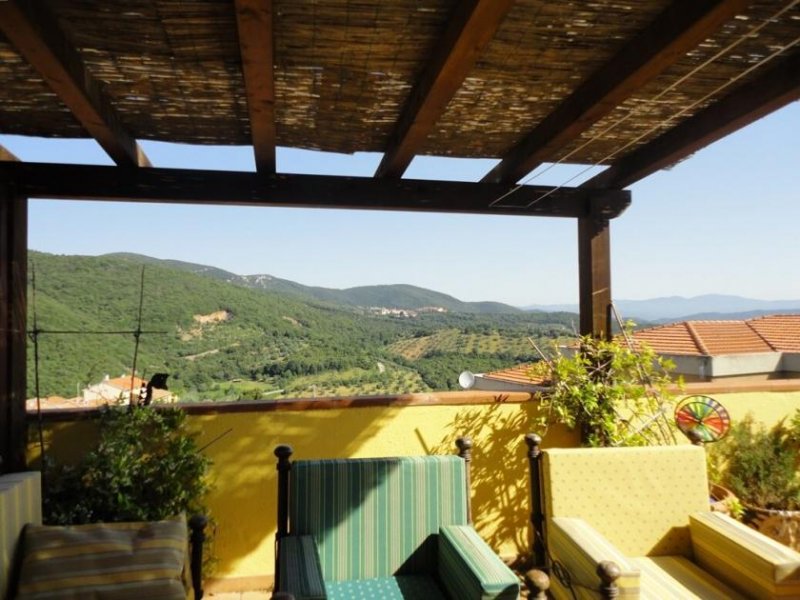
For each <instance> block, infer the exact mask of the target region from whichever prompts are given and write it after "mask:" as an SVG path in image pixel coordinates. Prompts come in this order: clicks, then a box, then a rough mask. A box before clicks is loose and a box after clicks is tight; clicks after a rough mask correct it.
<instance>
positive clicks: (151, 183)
mask: <svg viewBox="0 0 800 600" xmlns="http://www.w3.org/2000/svg"><path fill="white" fill-rule="evenodd" d="M2 180H7V181H10V182H11V183H12V184H13V186H14V190H16V192H17V193H19V194H20V195H23V196H27V197H36V198H65V199H83V200H119V201H140V202H170V203H186V204H218V205H228V206H234V205H239V206H276V207H278V206H280V207H304V208H341V209H362V210H401V211H424V212H447V213H474V214H491V215H521V216H548V217H583V216H586V215H587V214H588V211H589V210H590V207H591V211H592V214H595V215H599V216H601V217H602V218H605V219H611V218H614V217H616V216H618V215H619V214H620V213H622V211H624V210H625V209H626V208H627V207H628V205H629V204H630V192H627V191H622V190H599V191H598V190H581V189H578V188H566V187H562V188H558V189H555V188H552V187H549V186H522V187H521V188H520V189H519V190H517V191H516V193H515V194H514V196H513V200H514V203H515V204H514V205H512V204H510V202H506V203H504V204H502V205H500V204H496V205H494V206H493V202H494V201H495V200H496V199H497V198H498V197H499V195H500V194H502V193H503V192H504V191H505V186H503V185H500V184H494V183H471V182H456V181H429V180H415V179H375V178H374V177H341V176H323V175H283V174H281V175H275V176H273V177H265V176H263V175H261V174H259V173H244V172H226V171H200V170H191V169H155V168H153V169H120V168H119V167H99V166H87V165H53V164H43V163H29V162H19V163H11V162H9V163H0V181H2Z"/></svg>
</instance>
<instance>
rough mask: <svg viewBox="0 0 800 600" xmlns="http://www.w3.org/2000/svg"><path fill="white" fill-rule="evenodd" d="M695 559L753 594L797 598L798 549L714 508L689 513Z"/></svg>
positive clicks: (799, 585)
mask: <svg viewBox="0 0 800 600" xmlns="http://www.w3.org/2000/svg"><path fill="white" fill-rule="evenodd" d="M689 526H690V529H691V532H692V545H693V546H694V554H695V560H696V561H697V563H698V564H700V565H702V566H703V568H704V569H706V570H707V571H709V572H710V573H714V574H715V575H716V576H717V577H719V578H720V579H724V580H725V581H728V582H730V584H731V585H734V586H736V587H737V588H738V589H740V590H742V591H746V592H747V593H748V594H749V595H752V596H754V597H756V598H800V553H797V552H795V551H794V550H792V549H791V548H789V547H788V546H784V545H783V544H780V543H778V542H776V541H775V540H772V539H770V538H768V537H767V536H765V535H762V534H760V533H759V532H757V531H754V530H752V529H750V528H749V527H747V526H745V525H742V524H741V523H739V522H738V521H734V520H733V519H731V518H730V517H728V516H726V515H723V514H721V513H716V512H713V513H712V512H701V513H695V514H693V515H691V517H690V519H689Z"/></svg>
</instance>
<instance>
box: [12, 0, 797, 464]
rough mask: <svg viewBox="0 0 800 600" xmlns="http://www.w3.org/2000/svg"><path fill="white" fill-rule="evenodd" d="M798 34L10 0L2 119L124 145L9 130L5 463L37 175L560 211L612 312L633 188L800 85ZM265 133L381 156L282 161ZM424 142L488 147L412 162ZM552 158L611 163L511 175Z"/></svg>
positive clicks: (331, 1) (618, 21)
mask: <svg viewBox="0 0 800 600" xmlns="http://www.w3.org/2000/svg"><path fill="white" fill-rule="evenodd" d="M798 49H800V2H798V1H796V0H782V1H777V0H772V1H770V0H761V1H752V2H749V1H745V0H716V1H713V0H673V1H667V0H641V1H640V0H630V1H624V0H623V1H620V0H614V1H611V0H596V1H593V2H584V3H581V2H561V1H557V0H549V1H545V0H517V1H513V0H392V1H390V2H387V1H385V0H362V1H360V2H350V1H345V0H229V1H221V0H193V1H190V2H189V1H185V0H184V1H180V0H133V1H131V0H125V1H123V0H116V1H111V2H110V1H108V0H103V1H100V0H51V1H46V0H7V1H0V134H17V135H28V136H43V137H90V138H93V139H95V140H96V141H97V143H98V144H99V145H100V146H101V147H102V148H103V150H104V151H105V152H106V153H107V154H108V155H109V156H110V157H111V159H112V160H113V161H114V163H115V164H116V166H113V167H100V166H88V165H86V166H84V165H57V164H56V165H54V164H38V163H25V162H21V161H18V160H17V159H16V157H15V156H14V155H13V154H12V153H11V152H10V151H8V150H7V149H4V148H2V147H0V332H1V333H0V432H1V433H2V437H1V438H0V439H2V442H0V456H2V459H3V462H2V464H1V465H0V472H2V471H14V470H19V469H22V468H24V463H25V458H24V448H25V439H24V438H25V396H26V389H25V379H26V368H25V360H26V359H25V346H26V286H27V272H26V264H27V202H28V198H32V197H36V198H54V199H61V198H65V199H88V200H93V199H96V200H111V201H114V200H121V201H134V202H175V203H193V204H220V205H259V206H297V207H324V208H341V209H348V208H350V209H352V208H357V209H376V210H400V211H432V212H457V213H477V214H491V215H497V214H502V215H519V216H542V217H561V218H572V219H575V220H576V221H577V224H578V243H579V277H580V286H579V289H580V312H581V319H580V324H581V325H580V328H581V332H582V333H590V334H594V335H607V334H608V332H609V321H610V318H609V306H610V301H611V270H610V262H609V222H610V220H612V219H614V218H615V217H617V216H619V215H620V214H621V213H622V212H623V211H624V210H625V208H626V207H627V206H628V205H629V203H630V193H629V192H627V191H624V188H625V187H627V186H629V185H630V184H631V183H633V182H635V181H637V180H639V179H641V178H643V177H646V176H647V175H649V174H650V173H653V172H654V171H656V170H658V169H661V168H663V167H666V166H669V165H672V164H674V163H675V162H677V161H679V160H682V159H683V158H685V157H687V156H688V155H690V154H691V153H693V152H695V151H696V150H698V149H699V148H702V147H703V146H705V145H707V144H709V143H711V142H713V141H715V140H717V139H719V138H721V137H723V136H725V135H727V134H728V133H730V132H732V131H734V130H736V129H738V128H740V127H743V126H745V125H747V124H748V123H750V122H752V121H754V120H756V119H758V118H760V117H762V116H764V115H765V114H767V113H769V112H771V111H773V110H776V109H778V108H780V107H782V106H784V105H786V104H788V103H789V102H792V101H793V100H796V99H798V97H800V52H798ZM137 140H160V141H166V142H176V143H185V144H218V145H226V144H227V145H250V146H252V148H253V152H254V157H255V163H256V167H257V170H256V172H255V173H241V172H236V173H234V172H221V171H188V170H179V169H163V168H158V167H157V166H154V165H151V163H150V161H149V160H148V159H147V157H146V155H145V153H144V152H143V151H142V149H141V147H140V146H139V144H138V142H137ZM276 146H285V147H295V148H308V149H317V150H324V151H333V152H342V153H352V152H357V151H364V152H381V153H382V154H383V159H382V161H381V163H380V166H379V167H378V169H377V171H376V172H375V174H374V176H373V177H336V176H309V175H294V174H285V173H277V172H276V169H275V148H276ZM417 155H438V156H454V157H482V158H497V159H499V162H498V163H497V165H496V166H495V167H494V168H493V169H492V170H491V171H490V172H488V173H486V175H485V176H484V177H483V179H482V180H481V181H480V182H477V183H457V182H451V181H416V180H409V179H404V178H403V174H404V172H405V170H406V168H407V167H408V165H409V164H410V162H411V161H412V159H413V158H414V156H417ZM553 162H568V163H579V164H587V165H603V166H606V167H607V168H606V169H605V170H604V171H603V172H601V173H600V174H599V175H597V176H595V177H593V178H591V179H589V180H588V181H586V182H585V183H583V184H581V185H580V186H578V187H566V186H563V187H546V186H534V185H526V184H524V183H525V181H524V178H525V177H526V176H527V174H528V173H530V172H531V171H532V170H533V169H535V168H537V167H538V166H540V165H542V164H543V163H553ZM520 181H522V183H523V185H520Z"/></svg>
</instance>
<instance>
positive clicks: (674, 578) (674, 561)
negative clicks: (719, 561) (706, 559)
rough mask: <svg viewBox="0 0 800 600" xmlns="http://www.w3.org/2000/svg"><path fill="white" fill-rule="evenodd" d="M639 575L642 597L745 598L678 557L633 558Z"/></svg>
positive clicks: (666, 599) (664, 599) (690, 599)
mask: <svg viewBox="0 0 800 600" xmlns="http://www.w3.org/2000/svg"><path fill="white" fill-rule="evenodd" d="M631 562H632V563H633V564H634V565H635V566H636V567H637V568H638V569H639V571H640V572H641V574H642V576H641V577H642V578H641V582H642V587H641V590H642V591H641V596H640V598H642V600H745V599H746V597H745V596H742V595H741V594H739V593H738V592H736V591H735V590H733V589H732V588H730V587H728V586H727V585H725V584H724V583H722V582H721V581H719V580H718V579H716V578H715V577H714V576H713V575H710V574H708V573H706V572H705V571H704V570H703V569H701V568H700V567H698V566H697V565H695V564H694V563H692V562H691V561H690V560H688V559H686V558H684V557H682V556H653V557H649V556H648V557H641V558H633V559H631Z"/></svg>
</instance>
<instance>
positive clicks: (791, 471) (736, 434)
mask: <svg viewBox="0 0 800 600" xmlns="http://www.w3.org/2000/svg"><path fill="white" fill-rule="evenodd" d="M710 455H711V461H712V462H713V463H715V465H716V468H715V472H716V473H718V477H719V479H720V481H721V483H722V484H723V485H724V486H726V487H728V488H729V489H730V490H731V491H732V492H733V493H734V494H736V495H737V496H738V497H739V498H740V500H741V501H742V502H743V503H744V504H747V505H750V506H756V507H760V508H771V509H779V510H800V410H798V411H796V412H795V414H794V417H793V418H792V419H791V420H790V421H789V422H788V423H787V420H786V419H782V420H781V421H780V422H779V423H778V424H777V425H775V426H774V427H772V428H771V429H766V428H764V427H763V426H761V425H759V424H757V423H756V422H755V419H754V418H753V416H752V415H747V416H746V417H745V418H744V419H743V420H742V421H741V422H739V423H737V424H736V425H734V426H733V427H732V428H731V431H730V433H729V434H728V436H727V437H726V438H725V439H724V440H722V441H721V442H719V443H718V444H715V445H714V446H713V447H712V448H711V449H710Z"/></svg>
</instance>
